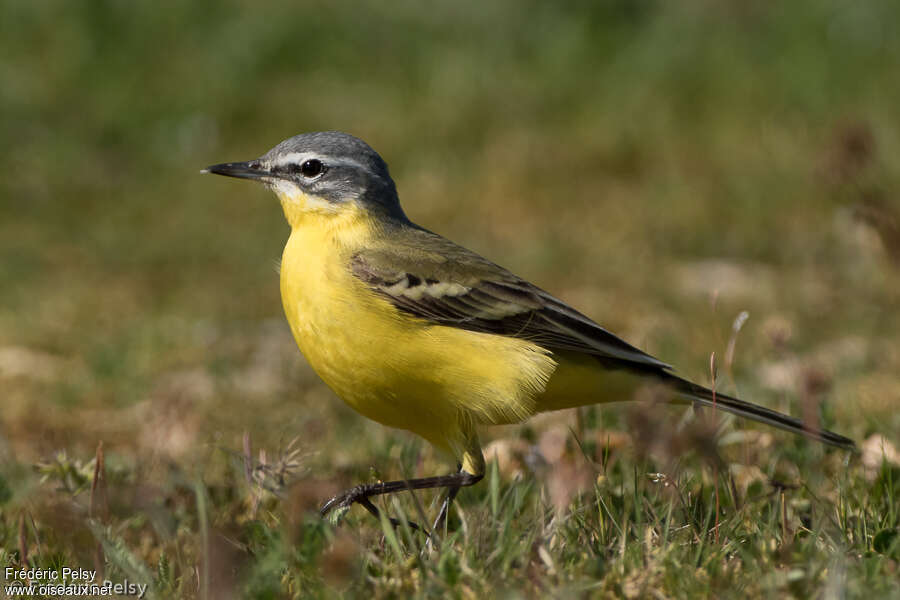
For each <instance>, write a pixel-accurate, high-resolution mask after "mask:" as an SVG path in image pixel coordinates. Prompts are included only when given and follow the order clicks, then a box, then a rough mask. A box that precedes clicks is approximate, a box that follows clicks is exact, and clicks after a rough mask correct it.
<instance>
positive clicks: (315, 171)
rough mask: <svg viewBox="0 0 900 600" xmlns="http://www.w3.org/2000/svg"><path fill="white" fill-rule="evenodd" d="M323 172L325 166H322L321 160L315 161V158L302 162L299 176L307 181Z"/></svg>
mask: <svg viewBox="0 0 900 600" xmlns="http://www.w3.org/2000/svg"><path fill="white" fill-rule="evenodd" d="M324 171H325V165H323V164H322V161H321V160H316V159H315V158H311V159H309V160H307V161H304V162H303V164H302V165H300V174H301V175H303V176H304V177H307V178H309V179H312V178H313V177H316V176H318V175H321V174H322V173H323V172H324Z"/></svg>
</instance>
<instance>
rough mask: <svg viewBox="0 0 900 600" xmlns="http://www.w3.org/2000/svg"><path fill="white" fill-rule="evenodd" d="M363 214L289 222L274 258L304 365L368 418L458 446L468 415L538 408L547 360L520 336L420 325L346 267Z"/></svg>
mask: <svg viewBox="0 0 900 600" xmlns="http://www.w3.org/2000/svg"><path fill="white" fill-rule="evenodd" d="M367 235H369V231H368V229H367V227H366V225H365V224H364V223H361V222H356V223H352V224H344V225H342V226H341V227H339V228H338V227H336V228H322V227H318V226H317V227H312V226H310V227H305V226H303V224H302V223H300V224H295V226H294V228H293V230H292V233H291V237H290V239H289V240H288V243H287V245H286V247H285V250H284V255H283V257H282V263H281V295H282V301H283V303H284V310H285V314H286V315H287V319H288V321H289V323H290V326H291V330H292V331H293V334H294V338H295V339H296V341H297V344H298V346H299V347H300V350H301V351H302V352H303V354H304V356H305V357H306V359H307V360H308V361H309V363H310V365H311V366H312V367H313V369H314V370H315V371H316V373H318V375H319V376H320V377H321V378H322V380H323V381H325V383H326V384H328V386H329V387H331V388H332V390H334V392H335V393H337V395H338V396H340V397H341V398H342V399H343V400H344V401H345V402H347V404H349V405H350V406H351V407H352V408H354V409H355V410H356V411H358V412H360V413H361V414H363V415H365V416H366V417H369V418H371V419H373V420H375V421H378V422H380V423H383V424H385V425H388V426H391V427H399V428H402V429H407V430H410V431H413V432H415V433H417V434H419V435H421V436H422V437H424V438H425V439H427V440H429V441H430V442H432V443H433V444H435V445H437V446H439V447H442V448H444V449H446V450H449V451H451V452H453V451H456V452H458V451H459V450H460V448H461V446H462V445H463V444H464V442H463V439H462V438H463V437H464V436H465V434H466V432H467V431H470V430H471V428H472V426H473V425H475V424H478V423H485V424H488V423H490V424H499V423H514V422H519V421H521V420H523V419H525V418H527V417H528V416H530V415H532V414H534V413H535V412H536V411H537V410H539V408H538V406H537V400H536V398H537V397H538V396H539V395H540V394H541V393H542V392H543V390H544V388H545V385H546V383H547V381H548V379H549V378H550V375H551V374H552V373H553V371H554V369H555V366H556V363H555V362H554V360H553V359H552V358H551V356H550V354H549V353H548V352H546V351H545V350H543V349H542V348H540V347H538V346H537V345H535V344H532V343H530V342H527V341H524V340H518V339H513V338H506V337H500V336H494V335H488V334H480V333H475V332H469V331H464V330H460V329H456V328H451V327H443V326H435V325H429V324H428V323H427V322H425V321H423V320H420V319H416V318H413V317H410V316H408V315H406V314H404V313H400V312H399V311H397V310H396V309H395V308H394V307H393V305H391V304H390V303H389V302H388V301H387V300H385V299H383V298H381V297H380V296H378V295H376V293H374V292H373V291H371V290H370V289H369V288H368V287H367V286H366V285H365V284H364V283H362V282H361V281H359V280H358V279H356V278H355V277H354V276H353V275H352V273H350V271H349V269H348V267H347V264H348V262H349V259H350V257H351V256H352V255H353V253H354V248H359V247H360V246H361V245H362V244H364V242H365V239H366V236H367Z"/></svg>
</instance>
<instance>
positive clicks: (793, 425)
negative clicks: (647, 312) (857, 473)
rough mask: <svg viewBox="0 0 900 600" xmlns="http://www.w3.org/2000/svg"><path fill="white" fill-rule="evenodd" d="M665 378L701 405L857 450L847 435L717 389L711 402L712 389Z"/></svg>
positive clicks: (679, 391)
mask: <svg viewBox="0 0 900 600" xmlns="http://www.w3.org/2000/svg"><path fill="white" fill-rule="evenodd" d="M664 379H665V382H666V383H667V384H669V385H671V386H672V387H673V388H674V389H675V391H677V392H678V393H679V394H681V395H683V396H685V397H686V398H688V399H690V400H693V401H694V402H697V403H699V404H702V405H704V406H710V407H712V406H715V408H717V409H719V410H724V411H726V412H730V413H732V414H735V415H738V416H739V417H746V418H748V419H753V420H754V421H759V422H760V423H765V424H767V425H772V426H773V427H778V428H779V429H784V430H785V431H790V432H792V433H796V434H799V435H804V436H806V437H808V438H812V439H814V440H818V441H820V442H822V443H824V444H828V445H830V446H837V447H838V448H844V449H845V450H856V443H855V442H854V441H853V440H851V439H850V438H846V437H844V436H842V435H839V434H837V433H833V432H831V431H828V430H826V429H816V428H815V427H811V426H810V425H809V424H808V423H804V422H803V421H801V420H800V419H797V418H796V417H789V416H788V415H784V414H781V413H780V412H778V411H775V410H772V409H769V408H765V407H763V406H759V405H757V404H751V403H750V402H745V401H743V400H738V399H737V398H733V397H731V396H726V395H725V394H720V393H719V392H716V397H715V403H714V402H713V393H712V390H709V389H707V388H705V387H703V386H701V385H697V384H696V383H691V382H690V381H688V380H686V379H682V378H681V377H676V376H675V375H671V374H668V373H667V374H666V377H665V378H664Z"/></svg>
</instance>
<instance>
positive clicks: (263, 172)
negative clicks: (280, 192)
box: [200, 160, 271, 179]
mask: <svg viewBox="0 0 900 600" xmlns="http://www.w3.org/2000/svg"><path fill="white" fill-rule="evenodd" d="M200 172H201V173H215V174H216V175H225V176H227V177H238V178H240V179H262V178H264V177H269V176H270V175H271V173H270V172H269V171H268V169H265V168H263V166H262V164H260V162H259V161H258V160H250V161H247V162H233V163H222V164H220V165H212V166H209V167H206V168H205V169H203V170H202V171H200Z"/></svg>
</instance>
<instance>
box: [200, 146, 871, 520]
mask: <svg viewBox="0 0 900 600" xmlns="http://www.w3.org/2000/svg"><path fill="white" fill-rule="evenodd" d="M205 172H210V173H216V174H219V175H227V176H229V177H240V178H243V179H254V180H257V181H261V182H262V183H263V184H265V185H266V186H267V187H269V188H270V189H272V190H273V191H274V192H275V193H276V194H277V196H278V199H279V200H280V201H281V206H282V209H283V210H284V215H285V217H286V218H287V220H288V223H290V226H291V235H290V238H289V239H288V241H287V245H286V246H285V249H284V255H283V257H282V261H281V298H282V301H283V304H284V312H285V314H286V315H287V319H288V322H289V323H290V326H291V331H292V332H293V334H294V338H295V339H296V341H297V345H298V346H299V347H300V350H301V351H302V352H303V354H304V355H305V356H306V358H307V360H308V361H309V363H310V365H312V367H313V369H315V371H316V373H318V374H319V376H320V377H321V378H322V379H323V380H324V381H325V383H327V384H328V385H329V387H331V389H332V390H334V391H335V393H337V395H338V396H340V397H341V398H343V399H344V401H345V402H347V404H349V405H350V406H351V407H352V408H354V409H355V410H356V411H358V412H360V413H362V414H363V415H365V416H367V417H369V418H370V419H373V420H375V421H378V422H379V423H383V424H384V425H388V426H390V427H398V428H401V429H407V430H409V431H412V432H414V433H416V434H418V435H420V436H422V437H423V438H425V439H426V440H428V441H429V442H431V443H432V444H434V445H435V446H437V447H438V448H440V449H442V450H444V451H447V452H449V453H451V454H452V455H454V456H455V457H456V458H457V459H458V461H459V470H458V472H456V473H453V474H450V475H444V476H439V477H426V478H421V479H411V480H408V481H389V482H379V483H372V484H364V485H360V486H357V487H355V488H352V489H350V490H347V491H346V492H344V493H342V494H340V495H338V496H336V497H334V498H332V499H331V500H329V501H328V502H327V503H326V504H325V505H324V506H323V507H322V511H321V512H322V514H323V515H324V514H327V513H328V512H329V511H330V510H332V509H334V508H337V507H349V506H350V505H351V504H353V503H359V504H361V505H363V506H364V507H365V508H366V509H367V510H368V511H369V512H371V513H372V514H374V515H376V516H377V515H378V511H377V509H376V508H375V506H374V505H373V504H372V502H371V501H370V499H369V498H370V497H371V496H375V495H379V494H386V493H392V492H397V491H401V490H406V489H425V488H447V489H448V492H447V497H446V499H445V501H444V503H443V505H442V507H441V510H440V513H439V515H438V518H437V520H436V521H435V528H437V527H438V526H440V524H441V523H442V522H443V520H444V518H445V517H446V513H447V509H448V507H449V505H450V502H452V500H453V498H454V496H455V495H456V493H457V492H458V491H459V488H460V487H461V486H468V485H472V484H474V483H476V482H478V481H479V480H480V479H481V478H482V477H483V476H484V458H483V456H482V452H481V447H480V445H479V442H478V435H477V431H476V428H477V426H478V425H496V424H508V423H519V422H522V421H524V420H525V419H527V418H528V417H530V416H532V415H534V414H536V413H539V412H545V411H551V410H558V409H562V408H571V407H576V406H584V405H588V404H595V403H598V402H603V401H612V400H627V399H629V396H630V394H631V393H633V391H634V390H635V389H636V387H637V386H639V385H640V384H641V383H642V382H646V381H647V380H650V381H655V382H658V383H662V384H664V385H666V386H668V387H669V388H670V389H671V392H672V399H673V400H675V401H679V400H680V401H681V402H694V403H698V404H701V405H707V406H715V408H718V409H722V410H725V411H728V412H731V413H734V414H737V415H740V416H742V417H747V418H750V419H753V420H756V421H761V422H763V423H768V424H769V425H774V426H775V427H780V428H782V429H786V430H788V431H792V432H794V433H799V434H803V435H806V436H809V437H811V438H814V439H816V440H819V441H821V442H824V443H826V444H831V445H834V446H838V447H842V448H847V449H851V448H854V447H855V446H854V443H853V441H852V440H850V439H848V438H846V437H843V436H841V435H838V434H835V433H832V432H830V431H826V430H823V429H819V428H816V427H812V426H810V424H807V423H803V422H802V421H800V420H799V419H796V418H794V417H790V416H787V415H783V414H781V413H778V412H776V411H773V410H770V409H768V408H764V407H762V406H757V405H755V404H751V403H749V402H744V401H742V400H738V399H737V398H732V397H730V396H726V395H724V394H716V395H715V398H714V397H713V393H712V391H711V390H709V389H707V388H705V387H702V386H700V385H697V384H695V383H692V382H690V381H687V380H685V379H682V378H680V377H678V376H676V375H674V374H673V373H672V372H671V370H670V367H669V365H667V364H666V363H664V362H662V361H659V360H657V359H656V358H653V357H652V356H650V355H648V354H645V353H644V352H642V351H641V350H639V349H637V348H635V347H634V346H631V345H630V344H628V343H627V342H625V341H623V340H621V339H619V338H618V337H616V336H615V335H613V334H612V333H610V332H609V331H607V330H605V329H603V328H602V327H600V326H599V325H597V324H596V323H594V322H593V321H592V320H591V319H589V318H588V317H586V316H584V315H583V314H581V313H579V312H578V311H576V310H575V309H573V308H572V307H570V306H569V305H567V304H566V303H564V302H563V301H561V300H559V299H557V298H554V297H553V296H551V295H550V294H548V293H547V292H545V291H544V290H542V289H540V288H538V287H536V286H534V285H532V284H531V283H528V282H527V281H525V280H524V279H522V278H520V277H517V276H515V275H514V274H512V273H510V272H509V271H507V270H506V269H504V268H502V267H499V266H497V265H495V264H494V263H492V262H490V261H488V260H486V259H484V258H482V257H481V256H479V255H478V254H475V253H474V252H472V251H470V250H467V249H465V248H463V247H461V246H458V245H456V244H454V243H453V242H451V241H449V240H447V239H445V238H443V237H441V236H439V235H437V234H435V233H432V232H430V231H428V230H426V229H423V228H421V227H419V226H418V225H416V224H414V223H413V222H411V221H410V220H409V219H408V218H407V217H406V215H405V214H404V212H403V209H402V208H401V207H400V202H399V200H398V197H397V190H396V188H395V186H394V182H393V180H392V179H391V176H390V174H389V173H388V167H387V165H386V164H385V162H384V160H382V158H381V157H380V156H379V155H378V154H377V153H376V152H375V151H374V150H373V149H372V148H370V147H369V146H368V145H367V144H366V143H365V142H363V141H362V140H360V139H357V138H355V137H353V136H351V135H348V134H345V133H339V132H322V133H308V134H302V135H298V136H295V137H292V138H290V139H288V140H285V141H283V142H282V143H280V144H278V145H277V146H275V147H274V148H273V149H272V150H270V151H269V152H267V153H266V154H265V155H264V156H262V157H261V158H258V159H256V160H251V161H248V162H235V163H225V164H219V165H213V166H211V167H208V168H207V169H205Z"/></svg>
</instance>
